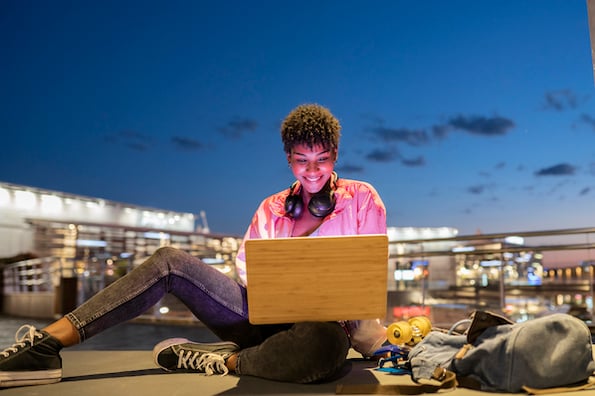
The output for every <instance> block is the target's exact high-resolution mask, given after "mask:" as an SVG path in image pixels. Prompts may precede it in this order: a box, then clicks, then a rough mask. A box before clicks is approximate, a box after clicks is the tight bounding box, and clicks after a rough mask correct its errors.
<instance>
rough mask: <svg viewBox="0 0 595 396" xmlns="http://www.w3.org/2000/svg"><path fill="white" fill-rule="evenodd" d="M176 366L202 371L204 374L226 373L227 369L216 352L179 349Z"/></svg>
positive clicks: (221, 357)
mask: <svg viewBox="0 0 595 396" xmlns="http://www.w3.org/2000/svg"><path fill="white" fill-rule="evenodd" d="M178 368H183V369H192V370H196V371H204V373H205V374H206V375H213V374H221V375H226V374H227V373H228V372H229V370H228V369H227V367H226V366H225V359H223V356H221V355H219V354H216V353H202V352H193V351H185V350H180V352H178Z"/></svg>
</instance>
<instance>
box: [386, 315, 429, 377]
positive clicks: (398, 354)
mask: <svg viewBox="0 0 595 396" xmlns="http://www.w3.org/2000/svg"><path fill="white" fill-rule="evenodd" d="M430 331H432V322H430V319H428V318H427V317H425V316H415V317H413V318H411V319H409V320H407V321H400V322H395V323H392V324H391V325H389V326H388V327H387V329H386V337H387V340H388V342H389V343H390V345H386V346H383V347H382V348H380V349H378V350H377V351H376V352H374V355H376V356H382V357H381V358H380V359H379V360H378V367H377V370H380V371H386V372H389V373H391V374H410V373H411V368H410V366H409V365H408V355H409V350H410V349H411V347H413V346H415V345H416V344H418V343H419V342H420V341H421V340H423V338H424V337H425V336H426V335H428V334H429V333H430ZM389 362H390V363H392V367H384V365H385V364H386V363H389Z"/></svg>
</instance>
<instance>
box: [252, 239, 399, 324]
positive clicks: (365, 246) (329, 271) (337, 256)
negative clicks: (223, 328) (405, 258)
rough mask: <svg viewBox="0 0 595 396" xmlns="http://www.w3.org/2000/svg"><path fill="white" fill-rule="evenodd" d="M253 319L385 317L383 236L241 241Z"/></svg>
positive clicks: (262, 321)
mask: <svg viewBox="0 0 595 396" xmlns="http://www.w3.org/2000/svg"><path fill="white" fill-rule="evenodd" d="M246 271H247V277H248V310H249V319H250V322H251V323H253V324H271V323H295V322H303V321H336V320H355V319H375V318H384V317H385V316H386V308H387V307H386V302H387V274H388V238H387V236H386V235H384V234H383V235H357V236H338V237H296V238H278V239H252V240H248V241H246Z"/></svg>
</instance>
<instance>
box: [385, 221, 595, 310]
mask: <svg viewBox="0 0 595 396" xmlns="http://www.w3.org/2000/svg"><path fill="white" fill-rule="evenodd" d="M390 265H392V266H393V268H392V269H393V270H394V271H395V280H394V284H395V285H396V286H395V287H394V289H396V290H409V291H410V290H417V291H418V293H417V295H416V296H418V298H417V301H413V302H411V301H410V302H409V303H415V304H418V305H422V306H424V305H432V304H437V303H438V302H445V301H448V302H450V303H462V304H464V305H471V306H481V307H486V306H487V308H489V309H498V310H502V311H504V312H505V313H507V314H511V315H512V314H513V313H514V314H515V315H517V314H519V312H521V313H522V315H525V314H526V313H527V312H525V311H531V310H532V311H533V312H530V315H534V314H537V311H538V310H539V309H541V310H544V309H557V307H560V306H562V305H566V306H576V305H581V306H583V307H584V308H585V309H586V310H587V311H588V312H590V313H591V314H592V312H593V300H594V292H593V281H594V278H593V276H594V272H595V271H594V268H593V267H594V265H595V228H572V229H559V230H546V231H529V232H510V233H494V234H480V235H463V236H455V237H448V238H434V239H409V240H398V241H391V243H390V259H389V266H390ZM415 266H417V268H413V267H415ZM420 267H421V269H420ZM414 270H416V271H417V272H415V273H414V274H413V275H411V276H410V277H409V278H408V281H403V280H402V279H403V275H402V274H403V273H404V272H406V271H409V272H410V273H412V272H413V271H414ZM397 274H401V275H399V276H396V275H397ZM389 290H390V287H389ZM405 303H407V302H405Z"/></svg>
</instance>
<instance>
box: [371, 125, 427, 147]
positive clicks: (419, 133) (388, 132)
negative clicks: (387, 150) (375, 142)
mask: <svg viewBox="0 0 595 396" xmlns="http://www.w3.org/2000/svg"><path fill="white" fill-rule="evenodd" d="M371 131H372V133H373V134H374V135H376V136H377V137H378V138H380V140H381V141H383V142H385V143H392V142H399V143H406V144H408V145H410V146H421V145H424V144H427V143H429V141H430V139H429V137H428V134H427V133H426V131H424V130H422V129H407V128H385V127H374V128H372V129H371Z"/></svg>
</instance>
